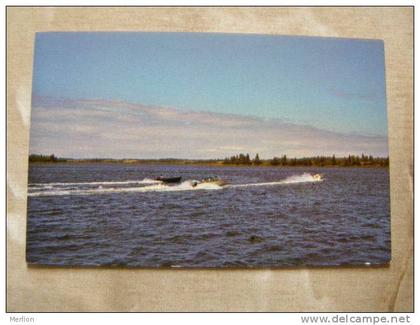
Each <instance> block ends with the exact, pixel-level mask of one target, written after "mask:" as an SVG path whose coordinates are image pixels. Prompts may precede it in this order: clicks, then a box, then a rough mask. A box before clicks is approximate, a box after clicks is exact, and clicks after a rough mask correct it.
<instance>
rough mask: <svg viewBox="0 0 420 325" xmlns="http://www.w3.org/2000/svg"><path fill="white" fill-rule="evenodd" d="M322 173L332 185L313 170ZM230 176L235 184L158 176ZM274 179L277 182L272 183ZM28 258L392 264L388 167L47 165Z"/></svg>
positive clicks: (34, 196) (40, 169) (54, 261)
mask: <svg viewBox="0 0 420 325" xmlns="http://www.w3.org/2000/svg"><path fill="white" fill-rule="evenodd" d="M305 173H322V174H323V177H324V180H323V181H322V182H312V181H311V178H310V176H309V175H308V174H305ZM159 175H181V176H182V177H183V180H193V179H198V180H199V179H202V178H204V177H208V176H215V175H217V176H219V177H220V178H222V179H225V180H227V181H229V183H230V185H229V186H225V187H219V186H217V185H204V186H201V187H200V186H198V187H192V186H191V184H190V183H189V182H185V183H182V184H180V185H175V186H171V187H169V186H166V185H162V184H157V183H154V182H153V181H152V180H150V179H151V178H154V177H156V176H159ZM266 183H268V184H266ZM28 194H29V196H28V224H27V226H28V227H27V228H28V232H27V261H28V262H29V263H34V264H47V265H69V266H70V265H72V266H74V265H84V266H93V265H118V266H136V267H161V266H166V267H169V266H173V267H175V266H180V267H283V266H296V265H308V266H326V265H365V264H366V263H370V264H372V265H374V264H384V263H387V262H389V260H390V254H391V245H390V208H389V174H388V169H384V168H378V169H376V168H319V169H314V168H276V167H273V168H269V167H267V168H266V167H260V168H255V167H202V166H198V167H197V166H185V165H181V166H161V165H134V164H133V165H129V164H37V165H31V166H30V170H29V189H28Z"/></svg>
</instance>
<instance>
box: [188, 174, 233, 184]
mask: <svg viewBox="0 0 420 325" xmlns="http://www.w3.org/2000/svg"><path fill="white" fill-rule="evenodd" d="M206 183H207V184H215V185H218V186H225V185H227V184H228V183H227V182H226V181H225V180H223V179H220V178H219V177H217V176H216V177H207V178H204V179H202V180H201V181H199V182H198V181H195V182H194V183H193V184H192V186H193V187H196V186H197V185H199V184H206Z"/></svg>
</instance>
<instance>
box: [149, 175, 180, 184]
mask: <svg viewBox="0 0 420 325" xmlns="http://www.w3.org/2000/svg"><path fill="white" fill-rule="evenodd" d="M155 179H156V180H157V181H161V182H163V183H179V182H180V181H181V179H182V176H179V177H162V176H159V177H157V178H155Z"/></svg>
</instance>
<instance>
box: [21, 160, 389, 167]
mask: <svg viewBox="0 0 420 325" xmlns="http://www.w3.org/2000/svg"><path fill="white" fill-rule="evenodd" d="M67 164H68V165H78V164H123V165H157V166H159V165H170V166H194V167H198V166H203V167H248V168H250V167H251V168H267V167H272V168H300V169H302V168H388V169H389V166H381V165H376V164H375V165H360V166H357V165H350V166H343V165H310V166H302V165H298V166H292V165H285V166H282V165H271V164H269V163H262V164H260V165H252V164H251V165H245V164H224V163H218V162H214V163H211V162H202V163H200V162H174V161H170V162H165V161H162V162H157V161H133V160H131V159H127V160H125V159H123V160H99V161H92V160H89V159H87V160H74V161H36V162H33V161H30V162H28V165H29V166H30V165H67Z"/></svg>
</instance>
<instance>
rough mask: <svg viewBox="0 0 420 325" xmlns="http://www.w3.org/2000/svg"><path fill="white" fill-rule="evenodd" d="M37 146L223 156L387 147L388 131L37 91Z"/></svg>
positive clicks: (82, 153) (86, 152)
mask: <svg viewBox="0 0 420 325" xmlns="http://www.w3.org/2000/svg"><path fill="white" fill-rule="evenodd" d="M30 151H31V153H45V154H47V153H54V154H56V155H58V156H64V157H80V158H87V157H114V158H165V157H174V158H223V157H225V156H228V155H233V154H237V153H239V152H249V153H250V154H251V155H255V154H256V153H257V152H258V153H259V154H260V157H263V158H271V157H273V156H279V155H283V154H287V155H288V156H297V157H299V156H312V155H326V154H328V155H330V154H336V155H337V156H344V155H348V154H361V153H366V154H373V155H380V156H386V155H388V148H387V139H386V137H383V136H368V135H360V134H344V133H338V132H333V131H328V130H322V129H318V128H316V127H313V126H305V125H297V124H293V123H289V122H284V121H282V120H278V119H272V120H265V119H260V118H257V117H249V116H242V115H233V114H219V113H212V112H192V111H183V110H178V109H175V108H164V107H154V106H145V105H141V104H130V103H124V102H117V101H103V100H78V101H72V100H60V101H58V100H54V99H50V98H35V99H34V103H33V109H32V125H31V149H30Z"/></svg>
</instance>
